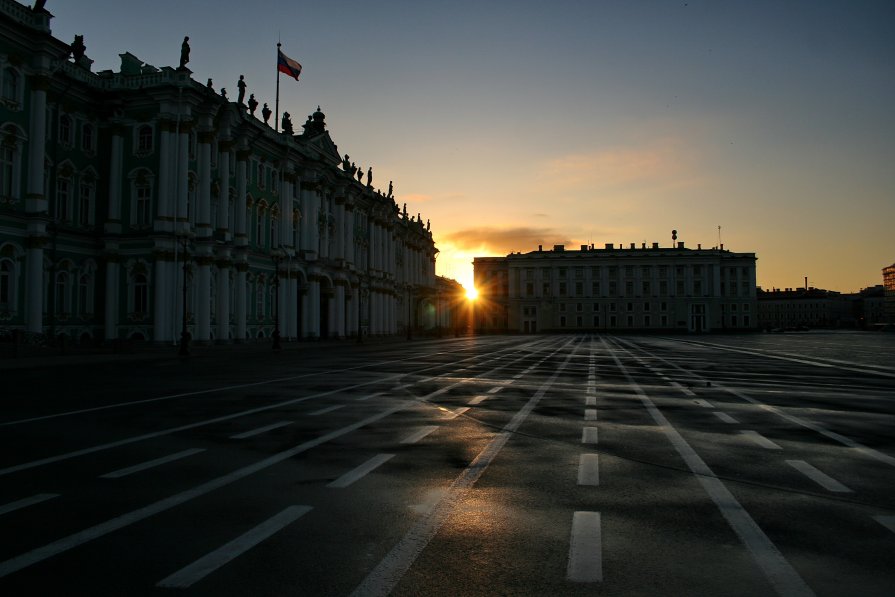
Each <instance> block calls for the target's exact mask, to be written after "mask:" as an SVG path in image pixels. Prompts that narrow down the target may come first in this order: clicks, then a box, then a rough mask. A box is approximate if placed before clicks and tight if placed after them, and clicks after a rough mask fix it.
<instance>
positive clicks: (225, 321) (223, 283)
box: [215, 249, 230, 342]
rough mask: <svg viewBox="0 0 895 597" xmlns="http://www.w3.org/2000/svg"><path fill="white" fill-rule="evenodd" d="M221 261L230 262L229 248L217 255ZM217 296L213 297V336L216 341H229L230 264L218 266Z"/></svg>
mask: <svg viewBox="0 0 895 597" xmlns="http://www.w3.org/2000/svg"><path fill="white" fill-rule="evenodd" d="M218 258H219V259H220V260H221V262H222V263H227V264H228V263H229V262H230V250H229V249H223V250H222V251H221V253H220V254H219V255H218ZM216 282H217V296H216V297H215V302H216V303H217V304H216V305H215V314H216V316H217V330H216V333H215V338H216V339H217V341H218V342H229V341H230V266H229V265H225V266H223V267H219V268H218V270H217V276H216Z"/></svg>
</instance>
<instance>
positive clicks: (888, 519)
mask: <svg viewBox="0 0 895 597" xmlns="http://www.w3.org/2000/svg"><path fill="white" fill-rule="evenodd" d="M873 520H875V521H876V522H878V523H880V524H881V525H883V526H884V527H886V528H887V529H889V530H890V531H892V532H893V533H895V516H883V515H881V516H874V517H873Z"/></svg>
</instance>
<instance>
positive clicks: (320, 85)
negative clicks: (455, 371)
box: [47, 0, 895, 292]
mask: <svg viewBox="0 0 895 597" xmlns="http://www.w3.org/2000/svg"><path fill="white" fill-rule="evenodd" d="M47 9H48V10H49V11H50V12H51V13H53V14H54V15H55V17H56V18H55V19H54V20H53V21H52V22H51V26H52V28H53V32H54V35H55V36H56V37H58V38H60V39H62V40H64V41H71V40H72V39H73V37H74V35H75V34H84V35H85V43H86V45H87V55H88V56H89V57H90V58H92V59H93V60H95V64H94V70H95V71H96V70H102V69H107V68H111V69H114V70H118V69H119V59H118V54H120V53H123V52H125V51H129V52H131V53H132V54H135V55H136V56H138V57H139V58H141V59H142V60H144V61H146V62H148V63H150V64H153V65H155V66H159V67H160V66H168V65H170V66H177V64H178V59H179V56H180V43H181V41H182V40H183V36H184V35H189V36H190V43H191V46H192V52H191V60H190V63H189V65H188V66H189V68H190V69H191V70H192V71H193V73H194V74H193V76H194V78H195V79H197V80H199V81H203V82H204V81H205V80H206V79H207V78H208V77H211V78H213V80H214V84H215V88H218V89H219V88H220V87H222V86H224V87H226V88H227V90H228V92H229V95H230V97H235V96H236V81H237V79H238V78H239V75H240V74H244V75H245V77H246V81H247V82H248V84H249V92H251V93H254V94H255V97H256V98H257V99H258V100H259V101H260V102H265V101H266V102H269V103H270V106H271V108H273V105H274V94H275V85H276V62H275V60H276V42H277V39H278V37H279V38H280V39H281V41H282V43H283V50H284V52H285V53H286V54H287V55H288V56H290V57H291V58H293V59H295V60H297V61H299V62H301V63H302V65H303V67H304V71H303V73H302V76H301V81H300V82H299V83H295V82H294V81H292V80H291V79H288V78H285V77H284V78H283V79H282V80H281V96H280V106H281V110H283V109H285V110H287V111H289V112H290V113H291V114H292V115H293V122H295V124H296V127H298V125H300V124H301V123H302V122H304V120H305V118H306V116H307V115H308V114H310V113H311V112H313V111H314V110H315V109H316V107H317V105H318V104H319V105H320V106H321V108H322V110H323V112H325V113H326V119H327V124H328V127H329V131H330V134H331V136H332V138H333V140H334V141H335V142H336V143H337V144H338V145H339V150H340V152H341V153H343V154H344V153H348V154H350V156H351V159H352V160H353V161H355V162H357V164H358V165H360V166H363V167H364V169H366V167H367V166H372V167H373V174H374V180H373V182H374V186H377V187H380V188H382V189H385V188H387V186H388V181H389V180H393V181H394V186H395V194H396V198H397V201H398V204H399V205H401V204H403V203H404V202H406V203H407V205H408V211H409V212H410V213H413V214H416V213H421V214H422V217H423V219H424V220H425V219H431V222H432V231H433V234H434V235H435V240H436V243H437V246H438V248H439V249H440V251H441V252H440V254H439V257H438V273H439V274H441V275H446V276H449V277H452V278H455V279H458V280H459V281H461V282H468V281H469V280H470V279H471V274H472V265H471V260H472V258H473V257H474V256H485V255H504V254H507V253H509V252H511V251H530V250H534V249H537V245H538V244H543V245H549V246H552V245H553V244H559V243H565V244H567V245H573V246H574V245H579V244H584V243H596V244H597V245H598V246H602V245H603V243H606V242H614V243H625V244H628V243H631V242H636V243H638V244H639V243H641V242H644V241H646V242H648V243H651V242H660V243H662V244H663V245H667V244H669V243H670V242H671V230H672V229H677V230H678V236H679V240H683V241H685V242H686V243H687V246H692V247H695V246H696V244H697V243H701V244H702V245H703V247H710V246H714V245H716V244H717V243H718V226H719V225H720V226H721V236H722V242H723V243H724V245H725V248H728V249H730V250H733V251H746V252H755V253H756V254H757V256H758V283H759V284H760V285H761V286H763V287H766V288H767V287H790V286H800V285H802V284H803V278H804V277H805V276H807V277H808V279H809V284H810V285H812V286H817V287H821V288H829V289H832V290H839V291H844V292H848V291H854V290H857V289H859V288H862V287H865V286H872V285H875V284H881V283H882V275H881V272H880V270H881V269H882V268H883V267H884V266H886V265H890V264H892V263H893V262H895V109H893V106H895V36H893V35H892V34H891V30H892V24H893V23H895V2H891V1H888V0H886V1H881V2H864V1H853V2H827V1H819V0H814V1H804V2H787V1H782V0H781V1H760V0H749V1H745V0H744V1H740V2H724V1H710V0H695V1H694V0H687V1H677V2H671V1H668V2H661V1H637V0H628V1H622V0H618V1H600V0H590V1H587V0H583V1H571V0H554V1H551V2H546V1H543V0H542V1H537V2H535V1H527V0H515V1H492V2H485V1H480V2H472V1H467V0H452V1H450V2H435V1H434V0H433V1H429V0H391V1H384V2H376V1H365V2H363V1H340V0H331V1H329V2H300V1H294V0H293V1H289V2H287V1H274V0H254V1H252V2H236V1H231V0H218V1H211V0H209V1H205V2H200V1H191V0H177V1H172V0H155V1H153V2H148V1H147V2H122V1H120V0H119V1H112V0H78V1H77V2H70V1H65V2H63V1H61V0H60V1H54V0H49V1H48V2H47Z"/></svg>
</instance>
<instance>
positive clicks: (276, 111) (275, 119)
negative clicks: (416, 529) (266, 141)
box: [273, 42, 282, 132]
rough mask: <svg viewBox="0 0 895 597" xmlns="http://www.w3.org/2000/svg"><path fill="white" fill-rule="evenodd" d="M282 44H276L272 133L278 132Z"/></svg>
mask: <svg viewBox="0 0 895 597" xmlns="http://www.w3.org/2000/svg"><path fill="white" fill-rule="evenodd" d="M281 45H282V44H281V43H280V42H277V101H276V106H275V109H274V116H273V130H274V132H279V126H280V125H279V122H280V46H281Z"/></svg>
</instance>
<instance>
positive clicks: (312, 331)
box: [308, 275, 320, 338]
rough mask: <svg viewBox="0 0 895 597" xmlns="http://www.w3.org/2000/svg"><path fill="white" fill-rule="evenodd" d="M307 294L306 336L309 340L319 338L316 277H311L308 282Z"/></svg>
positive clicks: (318, 298)
mask: <svg viewBox="0 0 895 597" xmlns="http://www.w3.org/2000/svg"><path fill="white" fill-rule="evenodd" d="M308 294H309V301H308V302H309V305H308V306H309V307H310V308H309V309H308V310H309V311H310V313H308V336H309V337H311V338H319V337H320V279H319V278H317V276H316V275H311V276H310V277H309V280H308Z"/></svg>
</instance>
